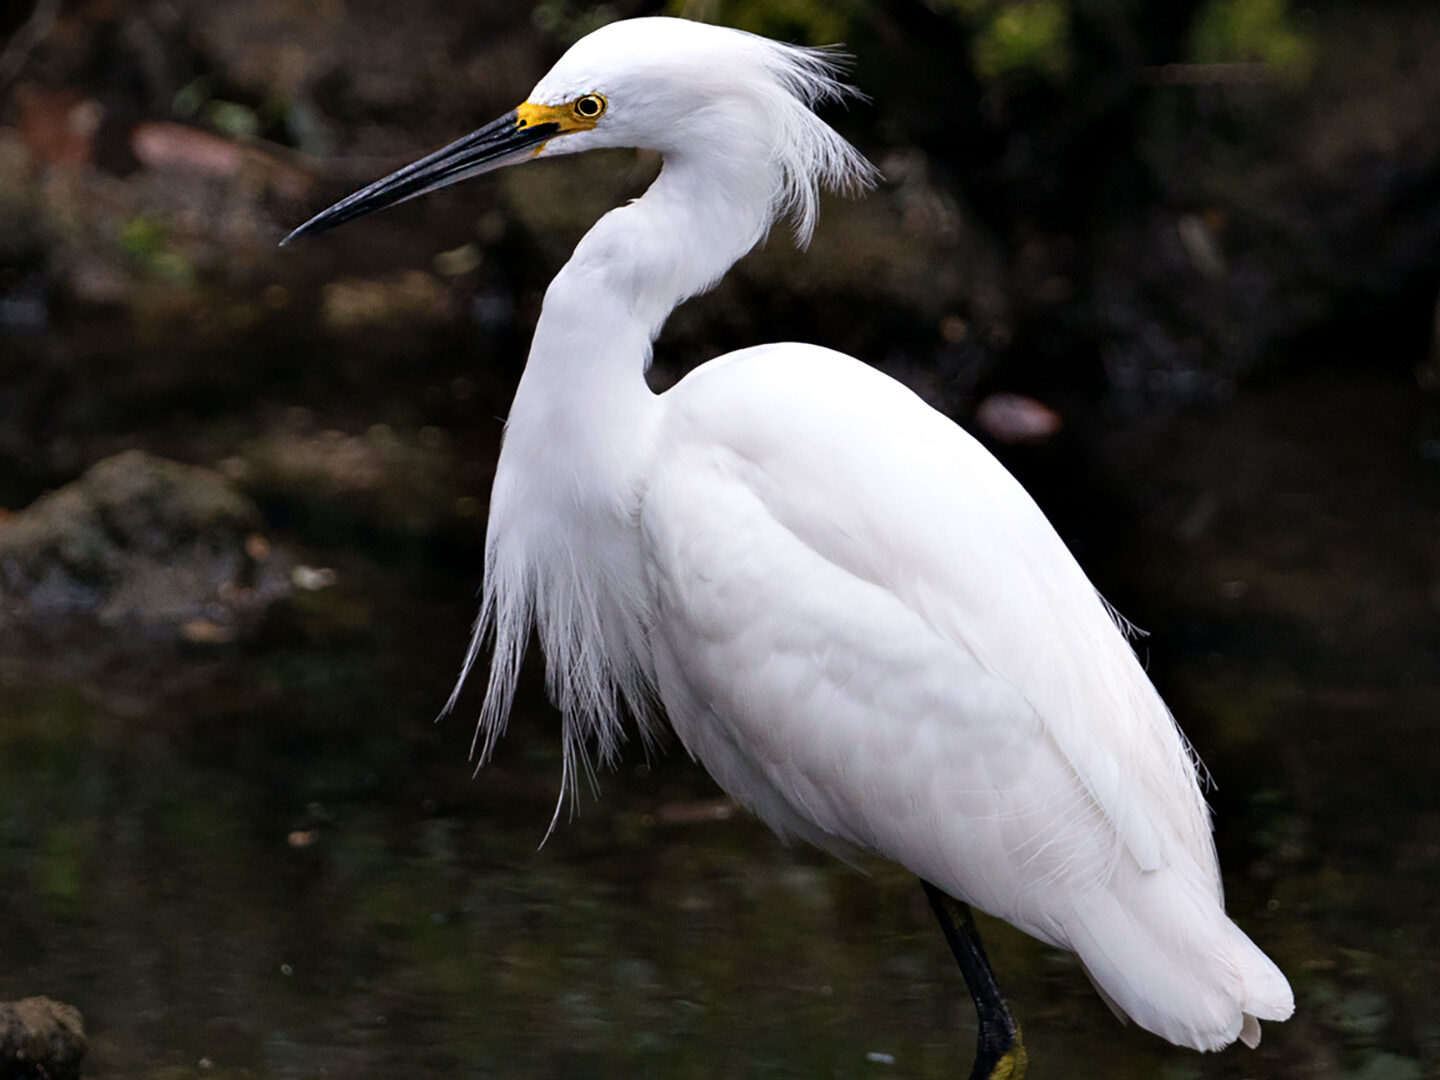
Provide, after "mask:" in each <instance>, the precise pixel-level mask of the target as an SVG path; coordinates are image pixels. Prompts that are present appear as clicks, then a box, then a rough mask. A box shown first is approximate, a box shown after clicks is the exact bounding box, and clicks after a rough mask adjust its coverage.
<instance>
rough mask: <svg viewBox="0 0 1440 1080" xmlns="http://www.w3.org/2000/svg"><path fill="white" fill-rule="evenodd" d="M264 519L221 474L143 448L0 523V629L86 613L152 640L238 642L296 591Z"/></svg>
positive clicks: (62, 621)
mask: <svg viewBox="0 0 1440 1080" xmlns="http://www.w3.org/2000/svg"><path fill="white" fill-rule="evenodd" d="M260 525H261V521H260V514H259V511H258V510H257V509H256V508H255V505H254V504H253V503H251V502H250V500H249V499H247V498H246V497H245V496H243V495H242V494H240V493H239V492H238V491H236V490H235V488H234V487H233V486H232V485H231V484H230V482H229V481H227V480H226V479H225V478H224V477H222V476H221V475H219V474H218V473H215V472H212V471H210V470H208V469H202V468H198V467H196V466H193V465H182V464H179V463H177V462H173V461H167V460H164V459H162V458H157V457H153V456H151V455H149V454H146V453H143V452H141V451H139V450H129V451H126V452H124V453H122V454H118V455H116V456H115V457H111V458H107V459H105V460H104V461H101V462H99V463H98V464H96V465H94V466H93V467H92V468H91V469H90V470H89V471H87V472H86V473H85V474H84V475H83V476H82V477H80V479H78V480H76V481H74V482H73V483H71V484H67V485H66V486H65V487H63V488H60V489H59V490H58V491H54V492H51V493H50V494H48V495H45V496H42V497H41V498H39V499H37V500H36V501H35V502H34V503H33V504H32V505H31V506H30V507H28V508H27V509H25V510H23V511H21V512H20V513H17V514H14V515H12V516H11V517H9V518H7V519H5V520H4V521H0V629H6V628H11V629H13V628H14V627H16V626H17V625H18V626H28V627H45V628H50V629H61V630H63V629H64V628H65V627H66V624H69V623H74V622H76V621H77V619H78V620H80V621H90V622H93V623H98V624H99V625H100V626H102V627H106V628H110V629H114V630H123V631H125V632H126V633H127V634H129V633H132V632H137V631H138V632H139V636H140V637H141V638H143V639H146V640H149V641H153V640H154V639H156V638H162V639H169V640H172V641H175V640H185V641H189V642H191V643H201V644H206V643H211V644H213V643H218V642H221V641H227V640H230V639H232V638H233V637H234V636H235V633H236V631H237V630H239V629H241V628H243V627H244V626H245V625H246V624H248V623H251V622H253V621H254V620H253V616H254V615H256V614H257V613H258V612H259V611H260V610H262V609H263V608H264V607H265V605H266V604H267V603H269V602H270V601H272V600H274V599H276V598H278V597H281V596H284V595H287V594H288V593H289V592H290V591H291V587H290V584H289V566H288V560H287V559H285V558H284V557H283V556H280V555H279V554H277V553H276V552H275V551H274V549H273V548H272V546H271V545H270V544H269V543H268V542H265V541H263V538H257V530H258V529H259V528H260ZM197 626H204V627H206V629H207V632H206V633H205V634H199V635H197V634H196V633H195V632H194V628H195V627H197Z"/></svg>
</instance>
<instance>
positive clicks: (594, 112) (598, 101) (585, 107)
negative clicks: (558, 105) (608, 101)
mask: <svg viewBox="0 0 1440 1080" xmlns="http://www.w3.org/2000/svg"><path fill="white" fill-rule="evenodd" d="M574 109H575V115H576V116H578V117H580V118H581V119H582V120H598V119H599V118H600V115H601V114H602V113H604V111H605V99H604V98H603V97H601V96H600V95H599V94H586V95H585V96H584V97H582V98H577V99H576V101H575V105H574Z"/></svg>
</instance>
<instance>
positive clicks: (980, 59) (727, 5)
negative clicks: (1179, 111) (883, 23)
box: [537, 0, 1315, 85]
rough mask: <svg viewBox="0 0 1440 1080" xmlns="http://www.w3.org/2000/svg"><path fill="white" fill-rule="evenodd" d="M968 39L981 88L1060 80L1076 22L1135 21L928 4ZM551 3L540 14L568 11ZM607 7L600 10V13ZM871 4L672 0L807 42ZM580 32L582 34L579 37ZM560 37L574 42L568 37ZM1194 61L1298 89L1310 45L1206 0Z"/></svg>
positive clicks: (1279, 5)
mask: <svg viewBox="0 0 1440 1080" xmlns="http://www.w3.org/2000/svg"><path fill="white" fill-rule="evenodd" d="M926 3H927V5H928V6H929V7H930V8H931V9H932V10H935V11H938V12H940V13H942V14H945V15H947V16H948V17H950V18H952V19H953V20H955V21H956V22H957V23H958V24H959V26H960V27H961V29H962V30H963V31H964V33H965V34H966V36H967V37H968V38H969V43H970V44H969V52H970V64H971V67H972V69H973V71H974V72H975V75H976V76H977V77H978V78H979V79H980V81H981V82H982V83H985V84H990V85H993V84H998V83H1005V82H1009V81H1017V80H1018V81H1024V80H1029V79H1039V80H1042V81H1045V82H1051V83H1063V82H1064V81H1065V79H1066V77H1067V75H1068V74H1069V72H1070V69H1071V64H1072V48H1073V38H1074V34H1073V28H1074V26H1075V23H1076V22H1077V21H1078V20H1081V19H1086V18H1090V19H1114V18H1116V17H1122V18H1123V17H1124V16H1126V14H1127V13H1129V14H1132V15H1133V14H1134V13H1136V11H1137V10H1138V7H1139V5H1138V3H1137V2H1136V0H926ZM572 7H573V5H572V4H571V3H569V2H568V0H563V2H562V0H548V2H547V3H542V4H541V6H540V8H539V9H537V18H538V17H539V13H540V12H541V11H544V10H547V9H550V8H564V9H567V10H569V9H571V8H572ZM605 8H607V5H600V7H599V8H596V9H594V12H597V13H598V12H599V11H601V10H602V9H605ZM880 8H881V5H880V4H879V2H878V0H834V2H828V3H827V2H824V0H669V3H668V11H669V12H670V14H672V15H682V16H684V17H686V18H692V19H703V20H706V21H711V22H719V23H723V24H725V25H727V26H736V27H739V28H741V29H743V30H750V31H752V32H754V33H757V34H765V35H767V36H769V37H777V38H782V39H787V40H792V41H802V42H805V43H807V44H811V45H828V44H834V43H836V42H843V41H851V42H853V41H855V40H856V39H857V38H858V37H859V36H861V34H862V30H861V28H862V27H863V26H864V24H865V23H866V22H869V21H872V20H873V19H874V17H875V16H876V14H877V13H878V12H879V10H880ZM580 32H583V30H581V31H580ZM566 36H571V37H573V36H578V34H567V35H566ZM1191 41H1192V53H1193V58H1194V59H1195V60H1196V61H1197V62H1200V63H1225V62H1248V63H1262V64H1264V65H1266V66H1267V67H1269V68H1270V69H1272V70H1273V72H1274V73H1275V74H1276V75H1277V76H1279V77H1281V78H1282V79H1284V80H1285V81H1287V82H1303V81H1304V79H1305V77H1306V76H1307V75H1308V74H1309V72H1310V71H1311V69H1312V68H1313V66H1314V61H1315V42H1314V40H1313V38H1312V37H1311V35H1310V34H1309V33H1307V32H1306V30H1305V29H1304V26H1303V24H1302V23H1301V21H1300V19H1299V18H1298V16H1297V14H1296V13H1295V12H1294V11H1293V10H1292V8H1291V4H1290V0H1209V2H1208V3H1205V4H1202V5H1201V6H1200V8H1199V11H1198V14H1197V16H1196V19H1195V23H1194V30H1193V33H1192V38H1191Z"/></svg>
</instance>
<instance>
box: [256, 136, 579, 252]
mask: <svg viewBox="0 0 1440 1080" xmlns="http://www.w3.org/2000/svg"><path fill="white" fill-rule="evenodd" d="M559 133H560V125H559V124H548V123H547V124H529V125H526V126H524V127H522V126H520V117H519V114H518V112H516V111H515V110H511V111H510V112H508V113H506V114H505V115H504V116H502V117H500V119H499V120H496V121H494V122H493V123H489V124H486V125H485V126H484V127H482V128H481V129H480V130H479V131H472V132H471V133H470V134H469V135H466V136H465V137H464V138H463V139H457V140H455V142H453V143H451V144H450V145H449V146H446V147H443V148H442V149H439V150H436V151H435V152H434V153H433V154H429V155H427V156H425V157H423V158H421V159H420V160H419V161H416V162H412V163H411V164H409V165H406V166H405V167H404V168H403V169H399V170H397V171H396V172H393V173H391V174H390V175H389V176H387V177H385V178H384V179H383V180H376V181H375V182H374V183H373V184H370V185H369V186H367V187H363V188H361V189H360V190H359V191H357V192H355V193H354V194H353V195H347V196H345V198H343V199H341V200H340V201H339V202H337V203H336V204H335V205H334V206H332V207H330V208H329V209H328V210H322V211H320V213H318V214H316V215H315V216H314V217H312V218H311V219H310V220H309V221H307V222H305V224H304V225H301V226H300V227H299V228H298V229H296V230H295V231H294V232H292V233H291V234H290V235H289V236H287V237H285V239H284V240H281V241H280V245H281V246H282V247H283V246H284V245H286V244H288V243H290V241H291V240H294V239H295V238H296V237H300V236H310V235H312V234H314V233H320V232H324V231H325V230H326V229H333V228H334V227H335V226H336V225H343V224H345V222H347V221H354V220H355V219H356V218H358V217H363V216H365V215H366V214H368V213H370V212H371V211H372V210H383V209H384V208H385V207H387V206H394V205H395V204H396V203H401V202H404V201H405V200H406V199H413V198H415V196H417V195H424V194H425V193H426V192H427V191H435V190H436V189H437V188H442V187H446V186H447V185H449V184H453V183H455V182H456V181H459V180H466V179H469V178H470V177H472V176H479V175H480V174H481V173H487V172H490V171H491V170H492V169H499V168H501V167H503V166H505V165H513V164H515V163H516V162H519V161H524V160H525V159H526V158H528V157H530V156H531V154H532V153H533V152H534V149H535V148H536V147H538V146H539V145H540V144H541V143H543V142H546V141H547V140H549V139H551V138H553V137H554V136H556V135H558V134H559Z"/></svg>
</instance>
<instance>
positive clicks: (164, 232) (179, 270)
mask: <svg viewBox="0 0 1440 1080" xmlns="http://www.w3.org/2000/svg"><path fill="white" fill-rule="evenodd" d="M116 240H117V241H118V242H119V244H120V247H121V248H123V249H124V251H125V253H126V254H127V255H129V256H130V258H131V259H132V260H134V262H135V263H137V264H138V265H139V266H140V267H141V268H142V269H143V270H144V271H145V272H146V273H148V274H152V275H154V276H155V277H158V278H163V279H164V280H166V281H168V282H170V283H171V284H173V285H178V286H181V287H184V288H190V287H192V286H194V285H195V284H196V281H197V277H196V273H195V265H194V263H192V262H191V261H190V260H189V259H188V258H186V257H185V256H184V255H181V254H180V253H179V252H176V251H172V250H170V247H169V241H170V235H169V230H168V229H167V228H166V226H165V224H164V223H163V222H161V221H159V220H157V219H156V218H153V217H147V216H145V215H143V214H141V215H136V216H135V217H132V218H130V219H128V220H126V221H122V222H121V223H120V226H119V229H118V232H117V235H116Z"/></svg>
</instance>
